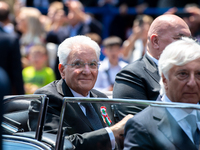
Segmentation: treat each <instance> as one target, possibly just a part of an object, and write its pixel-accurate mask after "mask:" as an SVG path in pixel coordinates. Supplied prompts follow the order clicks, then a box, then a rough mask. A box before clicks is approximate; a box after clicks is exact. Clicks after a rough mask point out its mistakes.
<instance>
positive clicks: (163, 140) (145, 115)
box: [124, 107, 197, 150]
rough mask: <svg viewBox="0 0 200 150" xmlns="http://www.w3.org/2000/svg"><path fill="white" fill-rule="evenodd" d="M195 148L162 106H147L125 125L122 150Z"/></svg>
mask: <svg viewBox="0 0 200 150" xmlns="http://www.w3.org/2000/svg"><path fill="white" fill-rule="evenodd" d="M130 149H134V150H161V149H162V150H178V149H179V150H196V149H197V148H196V146H195V145H194V144H193V143H192V141H191V140H190V139H189V137H188V136H187V135H186V133H185V132H184V131H183V130H182V128H181V127H180V126H179V125H178V123H177V122H176V121H175V119H174V118H173V117H172V116H171V114H170V113H169V112H168V111H167V110H166V108H163V107H148V108H146V109H144V110H143V111H142V112H140V113H138V114H137V115H135V116H134V117H133V118H131V119H129V120H128V122H127V124H126V126H125V140H124V150H130Z"/></svg>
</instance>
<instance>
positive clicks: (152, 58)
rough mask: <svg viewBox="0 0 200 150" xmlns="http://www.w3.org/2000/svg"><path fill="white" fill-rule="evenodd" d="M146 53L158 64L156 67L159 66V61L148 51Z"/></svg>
mask: <svg viewBox="0 0 200 150" xmlns="http://www.w3.org/2000/svg"><path fill="white" fill-rule="evenodd" d="M146 53H147V55H148V56H149V57H150V58H151V59H152V60H153V61H154V62H155V63H156V65H158V60H157V59H155V58H154V57H153V56H151V54H150V53H149V52H148V51H147V52H146Z"/></svg>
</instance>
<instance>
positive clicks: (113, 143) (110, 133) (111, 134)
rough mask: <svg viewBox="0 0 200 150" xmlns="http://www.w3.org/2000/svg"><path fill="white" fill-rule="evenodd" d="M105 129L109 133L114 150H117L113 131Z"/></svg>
mask: <svg viewBox="0 0 200 150" xmlns="http://www.w3.org/2000/svg"><path fill="white" fill-rule="evenodd" d="M105 129H106V131H107V132H108V135H109V137H110V141H111V146H112V150H114V149H115V136H114V134H113V132H112V130H111V129H110V128H109V127H106V128H105Z"/></svg>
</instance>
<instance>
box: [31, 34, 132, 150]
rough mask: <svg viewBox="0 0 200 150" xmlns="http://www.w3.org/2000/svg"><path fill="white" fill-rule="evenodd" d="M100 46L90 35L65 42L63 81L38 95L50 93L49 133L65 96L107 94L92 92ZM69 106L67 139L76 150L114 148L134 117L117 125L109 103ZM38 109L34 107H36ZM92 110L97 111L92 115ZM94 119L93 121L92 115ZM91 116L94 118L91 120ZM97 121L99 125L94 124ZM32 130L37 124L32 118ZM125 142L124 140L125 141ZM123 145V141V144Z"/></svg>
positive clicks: (61, 52)
mask: <svg viewBox="0 0 200 150" xmlns="http://www.w3.org/2000/svg"><path fill="white" fill-rule="evenodd" d="M99 56H100V47H99V46H98V44H97V43H96V42H94V41H93V40H91V39H90V38H89V37H86V36H75V37H71V38H68V39H66V40H65V41H63V42H62V43H61V44H60V45H59V48H58V57H59V62H60V63H59V71H60V74H61V77H62V79H61V80H57V81H54V82H52V83H50V84H48V85H46V86H44V87H42V88H41V89H38V90H37V91H36V92H35V93H37V94H46V95H47V96H48V97H49V109H48V112H49V113H51V114H53V115H52V116H51V117H49V116H47V121H46V125H45V128H44V129H45V130H46V132H55V130H56V129H57V128H58V123H59V117H58V118H56V117H55V116H56V115H57V114H59V112H60V110H61V107H62V103H63V97H102V98H106V95H104V94H103V93H101V92H99V91H97V90H94V89H92V88H93V87H94V84H95V82H96V79H97V75H98V66H99ZM89 105H90V109H89V108H88V107H87V106H86V105H85V104H84V103H68V104H67V106H66V107H67V111H66V115H65V116H66V117H65V126H66V127H67V130H66V134H67V135H69V136H67V138H68V139H69V140H70V141H71V142H72V143H73V144H74V145H75V147H76V149H80V150H83V149H91V150H93V149H105V150H106V149H114V148H116V147H115V140H116V141H117V140H118V139H119V137H121V136H120V135H121V134H123V132H124V125H125V123H126V121H127V120H128V119H129V118H130V117H131V115H128V116H127V117H125V118H124V119H123V120H122V121H121V122H119V123H117V124H115V121H114V117H113V112H112V109H111V106H110V105H107V104H92V105H91V104H89ZM33 107H34V106H33ZM102 107H104V108H106V112H107V115H108V116H107V119H108V120H109V121H108V122H105V118H104V119H103V118H102V113H101V111H100V109H101V108H102ZM89 111H93V112H92V113H90V112H89ZM91 114H92V115H96V116H93V117H94V118H93V119H91V116H90V115H91ZM89 116H90V117H89ZM94 120H95V122H96V123H93V121H94ZM29 123H30V127H31V128H33V124H32V123H34V121H33V120H32V121H31V118H30V121H29ZM122 139H123V138H122ZM121 142H123V141H121Z"/></svg>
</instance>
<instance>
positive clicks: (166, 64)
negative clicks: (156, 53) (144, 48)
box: [158, 37, 200, 95]
mask: <svg viewBox="0 0 200 150" xmlns="http://www.w3.org/2000/svg"><path fill="white" fill-rule="evenodd" d="M199 58H200V45H199V43H197V42H196V41H195V40H193V39H191V38H188V37H182V38H181V39H180V40H178V41H175V42H173V43H171V44H169V45H168V46H166V48H165V49H164V51H163V52H162V54H161V56H160V59H159V61H158V69H159V74H160V76H161V79H160V86H161V90H160V94H161V95H163V94H165V88H164V84H163V82H162V81H163V79H162V74H163V75H164V77H165V78H166V79H167V80H169V78H168V77H169V76H168V75H169V74H168V73H169V70H170V69H171V68H172V67H173V66H183V65H185V64H187V63H189V62H191V61H194V60H196V59H199Z"/></svg>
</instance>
